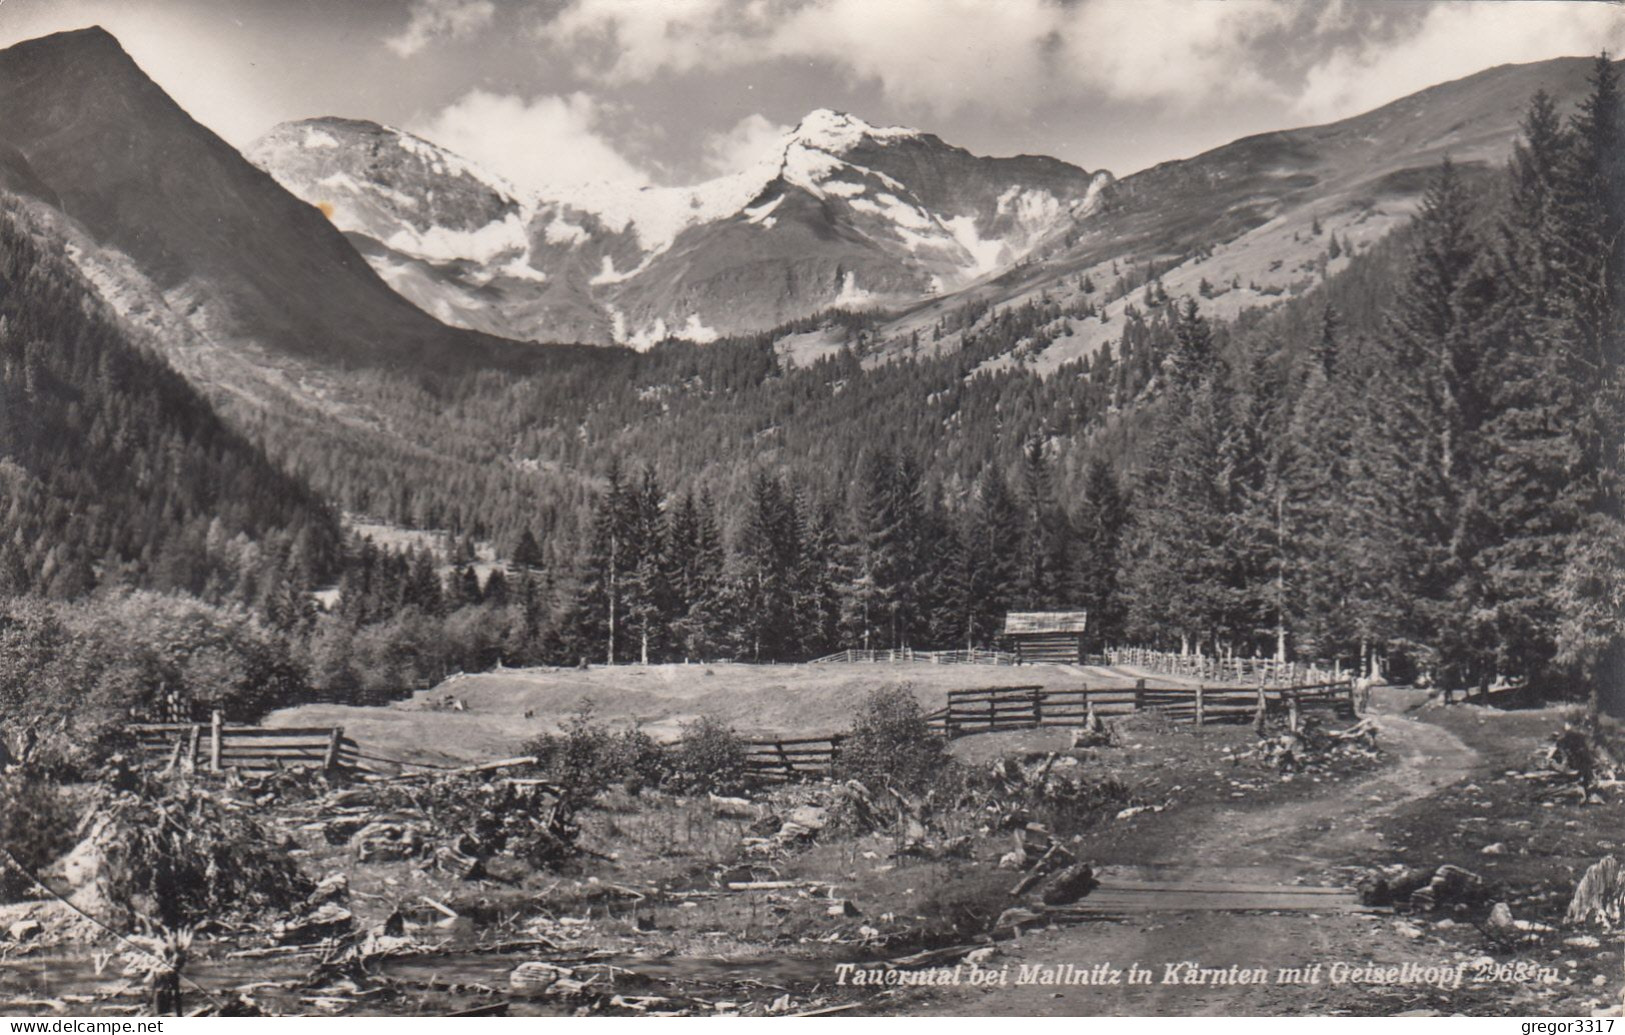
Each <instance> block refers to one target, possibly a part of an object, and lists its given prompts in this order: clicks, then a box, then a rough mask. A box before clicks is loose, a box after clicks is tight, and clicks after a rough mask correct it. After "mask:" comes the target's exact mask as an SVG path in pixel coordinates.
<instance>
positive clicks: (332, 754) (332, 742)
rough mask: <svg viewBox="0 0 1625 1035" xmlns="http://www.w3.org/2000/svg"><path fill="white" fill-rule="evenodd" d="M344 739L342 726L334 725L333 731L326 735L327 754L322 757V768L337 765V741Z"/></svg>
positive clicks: (335, 766) (334, 767)
mask: <svg viewBox="0 0 1625 1035" xmlns="http://www.w3.org/2000/svg"><path fill="white" fill-rule="evenodd" d="M343 739H344V727H343V726H334V727H333V732H332V733H329V734H328V735H327V754H326V756H324V757H323V758H322V768H323V769H327V770H333V769H337V768H338V767H339V742H340V741H342V740H343Z"/></svg>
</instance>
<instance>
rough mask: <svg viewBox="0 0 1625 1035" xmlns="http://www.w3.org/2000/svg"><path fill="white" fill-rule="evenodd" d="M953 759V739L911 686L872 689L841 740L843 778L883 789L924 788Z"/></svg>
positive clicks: (934, 780)
mask: <svg viewBox="0 0 1625 1035" xmlns="http://www.w3.org/2000/svg"><path fill="white" fill-rule="evenodd" d="M947 763H948V749H947V743H946V742H945V741H944V740H943V738H942V737H940V736H938V735H936V734H935V733H934V732H933V731H932V730H931V727H930V725H929V724H927V722H926V721H925V713H924V712H922V711H921V710H920V702H919V701H917V700H916V699H915V697H914V691H913V690H912V689H910V687H909V686H908V685H907V684H904V685H901V686H886V687H881V688H880V689H878V690H876V691H874V692H873V693H871V694H870V695H869V696H868V698H867V699H866V700H865V701H864V705H863V711H862V712H860V713H859V714H858V718H857V721H856V722H855V723H853V725H852V729H851V730H850V731H848V733H847V734H846V737H845V739H843V740H842V742H841V754H840V758H839V763H838V766H837V768H838V770H839V774H840V776H841V778H842V779H849V780H858V781H859V782H861V783H863V784H864V785H866V786H869V787H873V788H878V787H881V786H884V785H886V784H890V785H891V786H893V787H896V788H897V789H899V790H903V791H923V790H925V789H927V788H929V787H930V786H931V785H932V784H933V783H935V782H936V780H937V778H938V777H939V776H940V775H941V774H942V770H943V767H944V766H946V765H947Z"/></svg>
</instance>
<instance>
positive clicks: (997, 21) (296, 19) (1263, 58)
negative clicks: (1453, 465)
mask: <svg viewBox="0 0 1625 1035" xmlns="http://www.w3.org/2000/svg"><path fill="white" fill-rule="evenodd" d="M91 24H100V25H103V26H105V27H106V28H107V29H109V30H110V31H112V32H113V33H114V34H115V35H117V36H118V37H119V38H120V40H121V41H122V42H123V44H124V46H125V48H126V49H127V50H128V51H129V52H130V53H131V54H132V55H133V56H134V57H135V59H136V61H137V62H139V63H140V64H141V66H142V67H143V68H144V69H146V71H147V72H148V73H149V74H150V75H151V76H152V77H153V78H155V79H156V80H157V81H158V82H159V83H160V84H161V85H162V86H164V87H165V88H166V89H167V90H168V91H169V92H170V93H171V94H172V95H173V96H174V97H175V98H176V99H177V100H178V101H179V102H180V103H181V104H182V106H184V107H185V108H186V109H187V110H188V111H190V112H191V113H192V114H193V116H195V117H196V118H198V119H199V120H200V121H202V122H203V123H205V124H207V125H208V126H210V127H211V128H213V129H214V130H215V131H216V132H218V133H220V134H221V135H222V136H224V137H225V138H226V139H227V140H229V141H231V142H232V143H234V144H237V145H239V146H243V145H246V144H248V143H249V142H250V141H252V140H253V139H254V138H255V137H257V136H258V135H259V134H260V133H262V132H264V131H265V130H266V129H268V128H270V126H272V125H273V124H275V123H277V122H279V121H282V120H285V119H293V118H304V117H307V116H313V115H344V116H350V117H356V118H368V119H374V120H377V121H380V122H385V123H389V124H391V125H397V126H402V127H405V128H408V129H411V130H414V131H416V132H418V133H421V134H422V135H424V136H426V137H429V138H430V139H432V140H435V141H436V142H438V143H441V144H444V145H445V146H448V147H451V148H453V149H454V150H458V151H461V152H463V153H465V154H467V155H469V156H470V157H473V158H476V159H479V160H481V161H483V162H485V163H486V164H488V165H490V166H492V167H493V168H495V169H496V170H497V171H498V172H501V173H503V174H504V175H506V176H508V177H509V178H510V179H512V180H514V181H515V182H518V183H521V184H525V185H529V186H544V185H548V184H567V183H572V182H579V181H582V180H610V181H619V182H626V183H649V182H653V183H687V182H693V181H696V180H699V179H704V178H706V177H708V176H711V175H715V174H716V173H717V172H719V171H723V170H730V169H733V168H736V167H738V166H739V165H740V164H742V163H744V162H746V161H749V160H750V159H751V158H752V157H754V156H756V155H758V154H760V153H761V152H762V150H763V148H764V146H765V145H767V144H768V143H770V142H771V141H772V140H773V139H774V138H775V137H776V136H777V135H778V134H779V133H781V132H783V131H784V129H785V127H787V126H790V125H793V124H794V123H795V122H796V121H797V119H799V117H800V116H801V115H803V114H805V113H806V112H807V111H808V110H810V109H813V108H819V107H828V108H835V109H838V110H842V111H848V112H851V113H853V114H856V115H859V116H861V117H863V118H865V119H867V120H869V121H870V122H874V123H879V124H904V125H909V126H914V127H917V128H921V129H925V130H928V131H931V132H934V133H936V134H938V135H939V136H941V137H942V138H943V139H945V140H947V141H948V142H950V143H954V144H958V145H960V146H963V147H966V148H969V149H970V150H972V151H975V152H977V153H981V154H1000V155H1007V154H1019V153H1024V152H1025V153H1042V154H1051V155H1055V156H1056V157H1059V158H1064V159H1066V160H1068V161H1071V162H1074V163H1076V164H1078V165H1081V166H1083V167H1085V168H1087V169H1090V170H1094V169H1102V168H1104V169H1110V170H1111V171H1112V172H1114V173H1116V174H1118V175H1123V174H1125V173H1129V172H1133V171H1135V170H1137V169H1141V168H1144V167H1146V166H1148V165H1151V164H1154V163H1156V162H1159V161H1163V160H1165V159H1170V158H1179V157H1185V156H1188V155H1192V154H1196V153H1198V152H1201V151H1203V150H1205V149H1207V148H1210V147H1214V146H1217V145H1219V144H1222V143H1224V142H1226V141H1228V140H1231V139H1234V138H1235V137H1238V136H1242V135H1245V134H1247V133H1254V132H1260V131H1263V130H1270V129H1279V128H1285V127H1288V126H1296V125H1305V124H1311V123H1316V122H1324V121H1328V120H1331V119H1336V118H1340V117H1343V116H1346V115H1351V114H1355V113H1357V112H1360V111H1364V110H1367V109H1369V108H1372V107H1374V106H1376V105H1378V104H1381V103H1383V102H1385V101H1389V100H1392V99H1394V98H1396V97H1400V96H1403V95H1404V94H1407V93H1410V92H1413V91H1415V90H1417V89H1420V88H1421V87H1424V86H1428V85H1431V84H1433V83H1436V82H1441V81H1444V80H1447V79H1453V78H1457V77H1460V76H1463V75H1467V74H1470V73H1472V72H1476V71H1478V70H1480V69H1483V68H1487V67H1489V66H1492V65H1496V64H1502V63H1505V62H1522V61H1534V60H1539V59H1542V58H1548V57H1555V56H1559V55H1572V54H1594V53H1596V52H1597V51H1598V50H1601V49H1603V48H1604V47H1607V48H1610V49H1612V50H1613V51H1614V52H1615V53H1616V54H1618V53H1620V52H1621V51H1625V6H1622V5H1620V4H1617V3H1606V2H1562V0H1550V2H1535V0H1502V2H1492V0H1446V2H1436V3H1427V2H1413V0H1330V2H1326V3H1297V2H1290V3H1289V2H1277V0H0V45H9V44H10V43H13V42H15V41H17V40H20V39H27V38H30V37H33V36H39V35H43V34H45V33H48V32H54V31H57V30H60V29H69V28H77V27H81V26H85V25H91Z"/></svg>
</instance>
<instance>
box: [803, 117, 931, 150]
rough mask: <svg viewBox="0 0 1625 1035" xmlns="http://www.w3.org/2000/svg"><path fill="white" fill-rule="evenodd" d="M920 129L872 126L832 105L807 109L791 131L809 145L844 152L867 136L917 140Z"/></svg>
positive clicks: (890, 140) (881, 140) (883, 140)
mask: <svg viewBox="0 0 1625 1035" xmlns="http://www.w3.org/2000/svg"><path fill="white" fill-rule="evenodd" d="M920 135H921V134H920V133H919V131H918V130H913V129H908V128H907V127H904V126H871V125H870V124H869V123H867V122H865V121H863V120H862V119H860V118H858V117H857V116H855V115H848V114H846V113H845V112H843V111H833V110H831V109H829V108H818V109H815V110H813V111H810V112H808V113H807V115H806V117H805V118H803V119H802V120H801V122H800V124H799V125H797V126H796V128H795V129H793V130H791V131H790V137H789V139H790V140H791V141H793V142H795V143H798V144H802V145H804V146H806V147H811V148H816V149H818V150H820V151H827V152H830V153H831V154H844V153H845V152H847V151H850V150H852V148H854V147H857V146H858V144H859V143H861V142H862V141H863V138H864V137H868V138H869V139H870V140H876V141H879V142H881V143H892V142H894V141H898V140H917V139H919V137H920Z"/></svg>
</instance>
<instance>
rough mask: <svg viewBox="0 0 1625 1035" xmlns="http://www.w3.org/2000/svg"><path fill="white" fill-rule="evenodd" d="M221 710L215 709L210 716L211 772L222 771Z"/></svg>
mask: <svg viewBox="0 0 1625 1035" xmlns="http://www.w3.org/2000/svg"><path fill="white" fill-rule="evenodd" d="M220 726H221V721H220V710H219V709H215V711H214V713H213V714H212V715H210V716H209V771H210V772H211V773H218V772H219V771H220Z"/></svg>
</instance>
